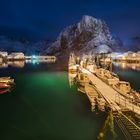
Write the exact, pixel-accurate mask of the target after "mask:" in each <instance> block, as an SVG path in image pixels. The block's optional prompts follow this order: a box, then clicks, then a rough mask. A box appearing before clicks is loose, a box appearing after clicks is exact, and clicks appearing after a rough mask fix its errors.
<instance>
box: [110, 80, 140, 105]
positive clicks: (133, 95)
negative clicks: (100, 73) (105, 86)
mask: <svg viewBox="0 0 140 140" xmlns="http://www.w3.org/2000/svg"><path fill="white" fill-rule="evenodd" d="M113 88H114V89H115V90H116V91H117V92H119V93H120V94H121V95H123V96H125V97H127V98H128V99H130V100H132V101H134V102H136V103H137V104H140V93H138V92H136V91H134V90H133V89H132V88H131V86H130V83H129V82H125V81H119V83H118V84H116V85H113Z"/></svg>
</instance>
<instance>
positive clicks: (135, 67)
mask: <svg viewBox="0 0 140 140" xmlns="http://www.w3.org/2000/svg"><path fill="white" fill-rule="evenodd" d="M113 64H114V65H115V66H116V67H121V68H122V69H128V68H130V69H133V70H137V71H140V63H127V62H113Z"/></svg>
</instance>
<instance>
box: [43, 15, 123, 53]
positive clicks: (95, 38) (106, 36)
mask: <svg viewBox="0 0 140 140" xmlns="http://www.w3.org/2000/svg"><path fill="white" fill-rule="evenodd" d="M119 47H120V46H119V44H118V43H117V42H116V41H115V39H113V38H112V36H111V34H110V32H109V29H108V27H107V25H106V23H105V22H104V21H102V20H100V19H96V18H94V17H91V16H87V15H86V16H83V17H82V19H81V21H80V22H79V23H77V24H75V25H71V26H68V27H66V28H65V29H64V30H63V31H62V32H61V33H60V34H59V36H58V38H57V40H56V41H55V42H54V43H52V44H51V45H50V47H49V48H48V49H47V50H46V53H48V54H58V55H63V54H67V53H69V52H71V51H74V52H77V53H91V52H92V53H100V52H102V53H107V52H112V51H114V50H115V49H116V48H117V49H118V48H119Z"/></svg>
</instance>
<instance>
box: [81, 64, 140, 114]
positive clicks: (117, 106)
mask: <svg viewBox="0 0 140 140" xmlns="http://www.w3.org/2000/svg"><path fill="white" fill-rule="evenodd" d="M80 70H81V72H83V73H86V74H87V75H88V77H89V79H90V81H91V82H92V83H93V84H94V86H95V87H96V89H97V90H98V92H99V93H100V94H101V95H102V96H103V97H104V99H105V100H106V102H107V103H108V104H109V105H110V107H111V108H112V111H118V112H119V111H121V109H122V107H125V108H127V109H129V110H131V111H133V112H134V113H136V114H139V115H140V107H139V106H136V105H134V104H133V103H131V102H130V101H129V100H128V99H125V98H124V97H123V96H122V95H120V94H119V93H118V92H117V91H115V90H114V89H113V88H112V87H111V86H109V85H107V84H106V83H104V82H103V81H102V80H101V79H99V78H98V77H96V76H95V75H94V74H92V73H91V72H90V71H88V70H86V69H85V68H81V67H80ZM118 95H119V98H120V99H117V97H118Z"/></svg>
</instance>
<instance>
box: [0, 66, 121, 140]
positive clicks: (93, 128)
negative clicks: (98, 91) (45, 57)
mask: <svg viewBox="0 0 140 140" xmlns="http://www.w3.org/2000/svg"><path fill="white" fill-rule="evenodd" d="M50 67H51V66H49V68H48V67H46V69H45V68H43V69H42V66H25V67H24V68H23V69H17V68H6V69H0V76H6V75H7V76H12V77H14V79H15V81H16V85H15V86H14V89H13V90H12V91H11V92H10V93H5V94H1V95H0V140H47V139H48V140H96V139H97V136H98V134H99V132H100V131H101V130H103V127H104V124H105V119H106V113H98V114H96V113H93V112H91V110H90V102H89V100H88V98H87V96H86V95H85V94H83V93H80V92H78V91H77V87H76V86H73V87H71V88H70V87H69V81H68V74H67V72H63V71H55V70H54V71H53V72H52V69H51V71H49V70H48V69H50ZM115 131H116V135H115V136H114V135H113V134H112V132H111V130H110V129H109V130H107V131H106V136H105V139H106V140H112V139H115V140H121V139H122V140H123V136H122V134H121V133H120V132H119V130H118V129H117V128H115Z"/></svg>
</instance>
